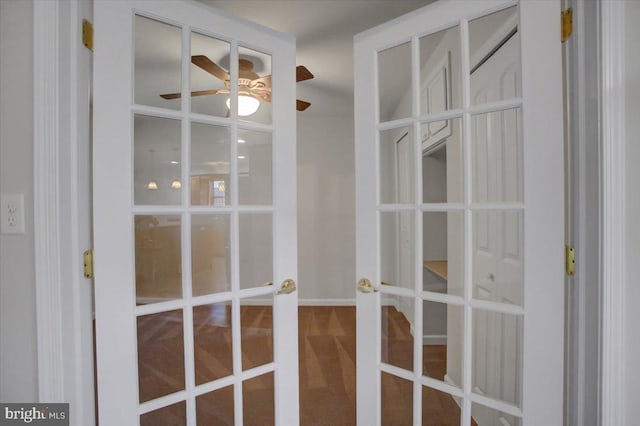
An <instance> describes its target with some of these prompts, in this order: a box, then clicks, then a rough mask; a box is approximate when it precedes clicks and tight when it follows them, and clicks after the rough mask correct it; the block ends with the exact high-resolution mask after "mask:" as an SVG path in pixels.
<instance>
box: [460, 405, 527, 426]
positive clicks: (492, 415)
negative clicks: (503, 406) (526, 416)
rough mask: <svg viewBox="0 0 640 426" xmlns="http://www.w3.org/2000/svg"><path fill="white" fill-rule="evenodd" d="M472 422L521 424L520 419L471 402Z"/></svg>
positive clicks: (506, 425) (481, 423)
mask: <svg viewBox="0 0 640 426" xmlns="http://www.w3.org/2000/svg"><path fill="white" fill-rule="evenodd" d="M471 417H472V424H473V425H474V426H477V425H500V426H522V419H521V418H519V417H515V416H512V415H510V414H506V413H503V412H502V411H498V410H496V409H494V408H489V407H485V406H484V405H480V404H476V403H472V404H471Z"/></svg>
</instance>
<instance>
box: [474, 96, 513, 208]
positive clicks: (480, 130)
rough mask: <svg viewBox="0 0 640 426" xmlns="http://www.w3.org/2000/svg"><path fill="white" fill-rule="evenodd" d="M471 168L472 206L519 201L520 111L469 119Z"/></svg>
mask: <svg viewBox="0 0 640 426" xmlns="http://www.w3.org/2000/svg"><path fill="white" fill-rule="evenodd" d="M471 166H472V169H471V172H472V174H471V176H472V195H473V201H474V202H477V203H486V202H502V201H522V200H523V197H522V193H523V190H522V187H523V182H522V181H523V176H522V175H523V171H522V169H523V168H522V118H521V112H520V108H516V109H508V110H505V111H497V112H491V113H488V114H478V115H474V116H472V117H471Z"/></svg>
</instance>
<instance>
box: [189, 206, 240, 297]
mask: <svg viewBox="0 0 640 426" xmlns="http://www.w3.org/2000/svg"><path fill="white" fill-rule="evenodd" d="M229 233H230V218H229V215H194V216H192V217H191V280H192V285H193V295H194V296H202V295H205V294H211V293H219V292H222V291H229V290H231V260H230V249H229V246H230V243H229Z"/></svg>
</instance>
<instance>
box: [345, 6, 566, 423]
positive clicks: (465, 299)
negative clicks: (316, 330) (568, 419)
mask: <svg viewBox="0 0 640 426" xmlns="http://www.w3.org/2000/svg"><path fill="white" fill-rule="evenodd" d="M559 16H560V2H559V1H556V0H541V1H525V0H523V1H520V2H518V1H513V0H509V1H505V0H470V1H456V0H452V1H445V0H441V1H438V2H435V3H433V4H431V5H429V6H427V7H425V8H422V9H420V10H418V11H415V12H413V13H410V14H408V15H406V16H404V17H401V18H399V19H397V20H394V21H392V22H389V23H387V24H383V25H381V26H379V27H376V28H374V29H371V30H369V31H366V32H364V33H362V34H359V35H358V36H356V38H355V47H354V50H355V75H356V76H357V78H356V80H355V84H356V86H355V102H356V108H355V110H356V112H355V119H356V123H355V131H356V189H357V191H356V194H357V195H356V196H357V202H356V206H357V207H356V208H357V216H356V217H357V230H356V238H357V255H356V262H357V265H356V273H357V276H358V277H359V278H360V282H359V284H358V289H359V290H360V291H359V292H358V293H357V384H358V408H357V415H358V424H359V425H363V426H365V425H367V426H368V425H376V424H377V425H379V424H435V423H438V424H440V423H441V424H458V423H459V424H460V425H462V426H469V425H479V426H495V425H501V426H515V425H525V426H539V425H560V424H562V407H563V309H564V301H563V294H564V291H563V277H564V271H563V268H564V261H563V260H564V258H563V250H564V247H563V235H564V232H563V190H562V188H563V184H562V182H563V179H564V174H563V143H562V126H563V124H562V117H563V114H562V97H561V96H562V90H561V68H560V67H561V62H560V28H559Z"/></svg>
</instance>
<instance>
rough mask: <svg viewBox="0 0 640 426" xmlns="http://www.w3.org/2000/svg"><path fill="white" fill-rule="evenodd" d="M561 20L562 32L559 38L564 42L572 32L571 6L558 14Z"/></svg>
mask: <svg viewBox="0 0 640 426" xmlns="http://www.w3.org/2000/svg"><path fill="white" fill-rule="evenodd" d="M560 16H561V22H562V33H561V35H560V40H561V41H562V42H563V43H564V42H565V41H567V39H568V38H569V37H570V36H571V33H572V32H573V10H572V9H571V8H569V9H567V10H564V11H562V13H561V14H560Z"/></svg>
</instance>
